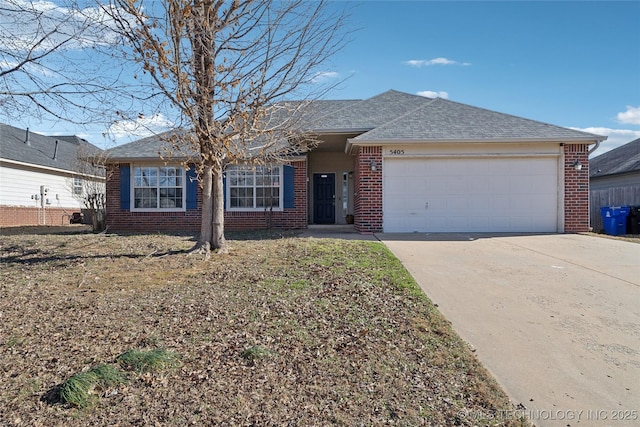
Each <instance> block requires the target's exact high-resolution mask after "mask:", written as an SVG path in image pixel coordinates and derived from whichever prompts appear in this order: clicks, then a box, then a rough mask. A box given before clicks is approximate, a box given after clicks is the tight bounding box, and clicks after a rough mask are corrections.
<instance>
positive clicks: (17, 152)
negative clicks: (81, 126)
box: [0, 124, 102, 171]
mask: <svg viewBox="0 0 640 427" xmlns="http://www.w3.org/2000/svg"><path fill="white" fill-rule="evenodd" d="M27 135H28V143H27V142H26V141H27ZM101 151H102V150H100V149H99V148H98V147H96V146H95V145H93V144H91V143H89V142H88V141H86V140H84V139H82V138H79V137H77V136H59V137H56V136H45V135H41V134H38V133H34V132H28V131H27V130H26V129H19V128H16V127H13V126H9V125H5V124H0V158H3V159H7V160H12V161H15V162H21V163H28V164H32V165H36V166H44V167H48V168H54V169H62V170H67V171H76V170H77V169H78V156H79V155H87V156H88V155H91V154H95V153H98V152H101Z"/></svg>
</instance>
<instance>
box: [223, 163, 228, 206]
mask: <svg viewBox="0 0 640 427" xmlns="http://www.w3.org/2000/svg"><path fill="white" fill-rule="evenodd" d="M222 207H223V209H225V210H226V209H227V173H226V172H222Z"/></svg>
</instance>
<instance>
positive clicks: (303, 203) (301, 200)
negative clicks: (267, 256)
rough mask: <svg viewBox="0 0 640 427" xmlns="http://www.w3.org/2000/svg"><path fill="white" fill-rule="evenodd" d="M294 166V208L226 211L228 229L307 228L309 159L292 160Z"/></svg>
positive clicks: (225, 217) (225, 220)
mask: <svg viewBox="0 0 640 427" xmlns="http://www.w3.org/2000/svg"><path fill="white" fill-rule="evenodd" d="M290 164H291V166H293V168H294V171H293V186H294V188H293V193H294V208H293V209H285V210H283V211H274V212H271V213H269V212H264V211H253V212H225V214H224V223H225V229H226V230H260V229H265V228H268V227H269V223H271V227H272V228H280V229H295V228H307V161H306V160H301V161H296V162H291V163H290Z"/></svg>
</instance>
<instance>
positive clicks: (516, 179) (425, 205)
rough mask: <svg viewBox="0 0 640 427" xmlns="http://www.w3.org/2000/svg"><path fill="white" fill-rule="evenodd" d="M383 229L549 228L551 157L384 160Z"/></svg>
mask: <svg viewBox="0 0 640 427" xmlns="http://www.w3.org/2000/svg"><path fill="white" fill-rule="evenodd" d="M383 174H384V182H383V205H384V211H383V228H384V231H385V232H390V233H395V232H414V231H419V232H465V231H469V232H555V231H557V229H558V226H557V222H558V166H557V158H553V157H541V158H508V159H505V158H439V159H427V158H416V159H407V158H386V159H385V160H384V167H383Z"/></svg>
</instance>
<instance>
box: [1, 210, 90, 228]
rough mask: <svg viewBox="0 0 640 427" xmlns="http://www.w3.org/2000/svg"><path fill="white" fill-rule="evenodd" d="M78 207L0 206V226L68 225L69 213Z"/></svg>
mask: <svg viewBox="0 0 640 427" xmlns="http://www.w3.org/2000/svg"><path fill="white" fill-rule="evenodd" d="M73 212H80V209H75V210H74V209H73V208H68V209H66V210H65V209H62V208H49V207H48V208H46V209H38V208H36V207H27V206H0V227H18V226H23V225H69V214H72V213H73Z"/></svg>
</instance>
